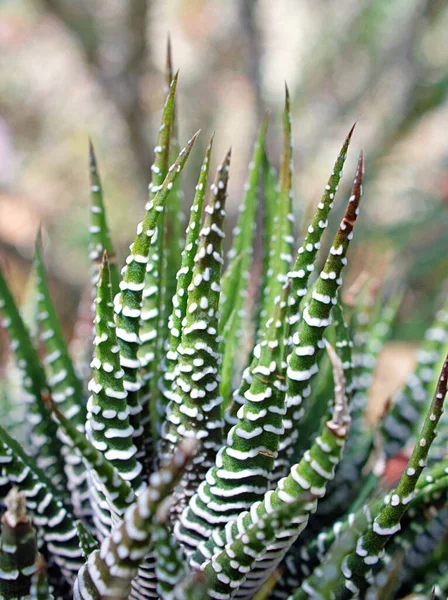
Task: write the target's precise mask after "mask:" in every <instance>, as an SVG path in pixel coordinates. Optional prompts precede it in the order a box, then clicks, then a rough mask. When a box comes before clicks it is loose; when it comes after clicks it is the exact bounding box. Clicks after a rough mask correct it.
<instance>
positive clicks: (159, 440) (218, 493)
mask: <svg viewBox="0 0 448 600" xmlns="http://www.w3.org/2000/svg"><path fill="white" fill-rule="evenodd" d="M168 71H169V80H170V81H171V83H170V87H169V91H168V96H167V100H166V103H165V107H164V110H163V115H162V123H161V127H160V130H159V139H158V145H157V147H156V148H155V160H154V164H153V166H152V180H151V184H150V186H149V200H148V203H147V205H146V208H145V210H146V212H145V213H144V215H143V219H142V221H141V222H140V223H139V224H138V225H137V233H136V237H135V240H134V241H133V243H132V244H131V246H130V253H129V256H128V257H127V259H126V263H125V266H124V267H123V268H122V269H121V271H119V269H118V266H117V262H116V257H115V253H114V246H113V242H112V240H111V237H110V235H109V230H108V227H107V221H106V212H105V203H104V201H103V190H102V185H101V182H100V178H99V175H98V169H97V163H96V158H95V154H94V151H93V147H92V146H91V148H90V177H91V222H90V228H89V231H90V236H91V244H90V249H89V256H90V258H91V261H92V288H93V315H92V319H93V332H92V336H91V339H90V340H89V339H88V337H89V336H86V337H84V339H83V340H80V339H78V340H76V342H77V343H76V344H75V343H72V345H71V346H70V348H71V352H69V348H68V346H67V343H66V341H65V339H64V336H63V334H62V330H61V324H60V322H59V320H58V316H57V313H56V311H55V308H54V305H53V302H52V299H51V296H50V294H49V287H48V282H47V276H46V273H45V267H44V261H43V253H42V244H41V241H40V239H39V238H38V240H37V244H36V252H35V258H34V269H33V272H32V275H31V277H30V286H29V288H30V289H29V291H28V293H27V295H26V299H25V302H24V304H23V305H22V306H21V308H19V307H18V306H17V305H16V303H15V302H14V299H13V296H12V294H11V292H10V291H9V289H8V286H7V282H6V279H5V277H4V276H3V275H1V276H0V308H1V311H2V313H3V325H4V327H5V328H6V330H7V332H8V334H9V337H10V340H11V350H12V354H13V355H14V356H15V361H14V362H12V361H9V362H8V364H7V367H6V369H5V374H4V378H3V381H2V386H3V387H2V404H1V408H2V424H1V426H0V498H1V499H2V500H4V505H5V508H6V510H5V512H4V513H3V517H2V533H1V538H0V598H5V599H12V598H32V599H42V600H43V599H45V600H48V599H49V598H63V599H70V598H74V599H76V600H99V599H112V598H113V599H127V598H131V599H140V598H142V599H143V598H164V599H168V598H173V599H174V598H175V599H179V600H181V599H190V598H194V599H195V600H200V599H206V598H213V599H217V600H226V599H228V598H239V599H249V598H257V599H262V598H273V599H281V598H290V599H291V598H292V599H293V600H303V599H306V598H321V599H325V600H326V599H328V600H330V599H337V600H342V599H348V598H365V599H378V600H380V599H381V600H384V599H388V598H389V599H392V598H405V597H411V598H430V597H436V598H446V597H447V594H448V543H447V539H448V538H447V533H448V507H447V492H448V458H447V456H446V449H447V447H446V443H447V439H448V420H446V419H444V418H443V417H442V413H443V402H444V399H445V395H446V388H447V376H448V362H446V361H445V362H444V363H443V356H444V350H445V345H446V342H447V339H448V302H445V307H442V309H441V311H440V312H439V313H438V314H437V315H436V318H435V322H434V324H433V325H432V326H431V327H430V328H429V329H428V331H427V335H426V337H425V339H424V341H423V343H422V347H421V350H420V352H419V354H418V362H417V366H416V368H415V370H414V372H413V373H412V374H411V375H410V377H409V379H408V381H407V382H406V384H405V385H404V387H403V389H402V390H401V391H400V392H399V394H398V395H397V397H396V398H395V402H394V403H393V404H392V407H391V408H389V409H388V410H387V411H386V412H385V414H384V416H383V417H382V419H381V421H380V423H379V424H376V425H372V424H371V423H369V421H368V420H367V419H366V414H365V412H366V403H367V398H368V394H369V389H370V387H371V382H372V374H373V371H374V368H375V365H376V361H377V358H378V355H379V353H380V351H381V348H382V347H383V345H384V343H385V341H386V340H387V339H388V336H389V333H390V330H391V325H392V323H393V320H394V317H395V314H396V311H397V309H398V307H399V304H400V300H401V297H402V290H400V289H396V288H394V287H393V286H388V288H387V290H386V288H384V289H385V290H386V291H381V288H380V286H378V282H377V274H374V276H373V277H372V278H371V280H369V281H367V282H365V283H364V284H363V285H362V286H361V289H360V291H359V293H358V294H357V299H356V301H355V302H354V304H353V306H351V307H348V306H346V305H345V304H344V302H343V301H342V299H341V298H342V296H341V286H342V284H343V281H342V275H343V271H344V268H345V266H346V264H347V253H348V250H349V245H350V242H351V240H352V237H353V230H354V227H355V223H356V220H357V217H358V212H359V210H360V206H361V205H360V202H361V195H362V179H363V172H364V166H363V156H362V153H361V154H360V156H359V160H358V164H357V168H356V173H355V175H354V183H353V187H352V191H351V193H350V195H349V197H348V202H347V205H346V209H345V214H344V216H343V218H342V221H341V222H340V225H339V229H338V230H337V233H336V235H335V238H334V241H333V243H332V245H331V247H330V250H329V252H328V255H327V256H325V255H323V256H322V249H321V242H322V236H323V234H324V232H325V230H326V228H327V223H328V218H329V215H330V211H331V209H332V207H333V203H334V201H335V196H336V192H337V190H338V185H339V182H340V180H341V176H342V169H343V166H344V162H345V160H346V156H347V152H348V148H349V144H350V140H351V137H352V133H353V129H352V130H351V131H350V132H349V134H348V136H347V138H346V140H345V141H344V143H343V145H342V148H341V150H340V153H339V155H338V156H337V158H336V162H335V165H334V167H333V170H332V172H331V174H330V177H329V180H328V183H327V185H326V186H325V189H324V193H323V196H322V199H321V200H320V202H319V204H318V205H317V208H316V211H315V214H314V216H313V218H312V221H311V223H310V224H309V226H308V228H307V230H306V233H305V235H304V239H303V240H301V245H300V247H299V248H298V251H296V246H297V244H296V232H295V224H294V217H293V210H292V164H293V156H292V142H291V140H292V133H291V115H290V105H289V96H288V91H287V90H286V101H285V109H284V113H283V149H282V155H281V159H280V170H279V174H278V175H277V173H276V172H275V170H274V169H273V168H272V167H271V166H270V162H269V159H268V157H267V154H266V150H265V135H266V128H267V121H266V120H265V121H264V122H263V123H262V125H261V128H260V131H259V134H258V138H257V140H256V143H255V146H254V152H253V158H252V161H251V163H250V166H249V173H248V179H247V184H246V186H245V189H244V195H243V199H242V203H241V211H240V214H239V217H238V223H237V226H236V228H235V230H234V232H233V237H232V243H231V250H230V252H229V253H228V255H227V259H226V260H225V258H224V251H223V244H224V237H225V233H224V231H225V223H224V219H225V203H226V195H227V193H226V190H227V183H228V178H229V173H230V166H231V157H230V151H229V152H228V153H227V154H226V155H225V157H224V159H223V161H222V163H221V164H220V166H219V167H218V169H217V172H216V175H215V178H214V181H213V183H212V184H211V186H210V187H209V168H210V157H211V153H212V141H210V144H209V145H208V147H207V149H206V152H205V157H204V160H203V163H202V167H201V168H200V171H199V173H198V176H197V185H196V190H195V194H194V198H193V200H192V204H191V212H190V217H189V221H188V225H187V226H186V235H185V236H183V230H184V229H185V227H184V225H183V223H182V218H181V208H180V207H181V186H180V177H181V173H182V170H183V169H184V168H185V165H186V163H187V161H188V158H189V155H190V153H191V152H192V149H193V146H194V143H195V140H196V138H197V134H196V135H194V136H193V137H192V138H191V140H190V141H189V142H188V143H187V145H186V146H185V147H184V148H183V149H182V150H180V148H179V146H178V142H177V125H176V118H175V112H176V111H175V92H176V86H177V76H175V77H174V78H172V77H171V69H170V68H169V69H168ZM170 165H171V166H170ZM208 188H209V191H208V194H207V193H206V192H207V189H208ZM204 204H206V205H205V208H204ZM260 206H263V218H262V221H263V228H262V229H263V231H262V235H263V242H262V244H261V247H262V248H263V250H260V252H259V253H257V255H256V256H254V251H253V248H254V244H255V236H256V227H255V223H256V222H257V220H260V219H257V217H258V215H259V214H260V210H261V209H260ZM254 260H257V261H259V262H260V263H261V278H260V282H259V286H258V290H259V291H258V294H257V295H256V297H251V298H248V286H249V276H250V272H251V266H252V264H253V261H254ZM318 261H319V262H318ZM318 264H322V265H323V266H322V268H321V269H320V270H319V269H317V265H318ZM252 287H253V286H252ZM251 289H252V288H251ZM36 324H37V325H38V337H37V336H36V333H35V329H36V327H35V325H36ZM82 341H84V342H85V343H84V344H82V343H81V344H80V342H82ZM87 356H89V359H88V361H87V363H86V357H87ZM90 361H91V362H90ZM442 363H443V366H442ZM440 372H441V374H440V377H439V378H438V381H437V375H438V374H439V373H440ZM86 373H90V374H89V375H87V377H86V376H85V374H86ZM433 388H435V393H434V395H433V396H432V391H433ZM437 431H438V433H439V435H438V437H437V439H435V438H436V432H437ZM394 469H395V471H398V472H397V473H396V475H395V476H393V473H392V471H393V470H394Z"/></svg>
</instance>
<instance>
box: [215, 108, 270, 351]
mask: <svg viewBox="0 0 448 600" xmlns="http://www.w3.org/2000/svg"><path fill="white" fill-rule="evenodd" d="M267 125H268V121H267V118H265V119H264V121H263V123H262V125H261V127H260V131H259V133H258V136H257V140H256V142H255V146H254V150H253V154H252V159H251V162H250V165H249V173H248V176H247V181H246V184H245V186H244V198H243V201H242V204H241V207H240V214H239V216H238V221H237V225H236V227H235V229H234V230H233V240H232V248H231V250H230V251H229V253H228V266H227V269H226V271H225V273H224V276H223V278H222V295H221V301H220V307H219V308H220V314H221V319H220V328H221V330H222V331H225V329H226V324H227V321H228V320H229V318H230V315H231V313H232V311H234V310H235V308H238V307H239V310H241V309H242V307H243V304H244V300H245V297H246V292H247V284H248V277H249V268H250V264H251V260H252V256H253V241H254V234H255V224H256V209H257V197H258V188H259V181H260V178H261V177H260V175H261V169H262V165H263V156H264V141H265V137H266V129H267ZM241 299H242V302H241ZM223 342H224V344H225V343H226V340H225V339H224V340H223Z"/></svg>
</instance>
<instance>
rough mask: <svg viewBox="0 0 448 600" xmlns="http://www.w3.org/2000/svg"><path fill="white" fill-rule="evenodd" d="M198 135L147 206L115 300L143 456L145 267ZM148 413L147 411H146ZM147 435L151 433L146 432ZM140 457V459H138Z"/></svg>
mask: <svg viewBox="0 0 448 600" xmlns="http://www.w3.org/2000/svg"><path fill="white" fill-rule="evenodd" d="M197 135H198V133H197V134H195V135H194V136H193V137H192V138H191V140H190V141H189V142H188V144H187V145H186V146H185V148H184V149H183V150H181V152H180V153H179V156H178V158H177V160H176V162H175V163H174V164H173V165H172V166H171V167H170V169H169V171H168V174H167V176H166V177H165V179H164V182H163V184H162V186H161V188H160V189H159V190H158V191H157V193H156V194H155V196H154V198H152V199H151V200H150V201H149V202H148V204H147V212H146V214H145V217H144V219H143V221H142V222H141V223H139V225H138V227H137V237H136V238H135V241H134V242H133V244H132V245H131V253H130V254H129V256H128V258H127V259H126V266H125V267H124V268H123V270H122V277H123V279H122V281H121V282H120V290H121V291H120V293H119V294H117V296H116V297H115V299H114V306H115V323H116V325H117V330H116V334H117V338H118V346H119V348H120V364H121V366H122V368H123V370H124V373H125V375H124V389H125V390H126V391H127V392H128V404H129V408H130V421H131V425H132V426H133V428H134V443H135V445H136V446H137V449H138V450H139V452H140V453H141V454H142V453H143V439H142V434H143V428H142V426H141V417H142V415H141V413H142V406H141V404H140V402H139V398H138V392H139V390H140V382H139V379H138V371H139V368H140V360H139V358H138V356H137V354H138V350H139V347H140V342H141V339H140V336H139V329H140V317H141V303H142V295H143V289H144V287H145V274H146V265H147V264H148V260H149V258H148V257H149V252H150V245H151V239H152V238H153V236H154V233H155V231H156V227H157V222H158V217H159V214H160V211H161V209H162V208H163V206H164V203H165V201H166V198H167V196H168V194H169V192H170V188H171V186H172V184H173V182H174V181H175V180H176V178H177V177H178V175H179V173H180V172H181V170H182V168H183V167H184V165H185V163H186V161H187V159H188V156H189V155H190V152H191V149H192V148H193V144H194V142H195V140H196V137H197ZM145 410H146V409H145ZM145 434H146V435H147V434H148V431H146V432H145ZM137 457H139V456H137Z"/></svg>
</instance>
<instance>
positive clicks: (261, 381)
mask: <svg viewBox="0 0 448 600" xmlns="http://www.w3.org/2000/svg"><path fill="white" fill-rule="evenodd" d="M288 292H289V286H286V287H285V288H284V289H283V293H282V296H281V297H280V298H279V299H277V302H276V304H275V305H274V307H273V308H272V309H271V311H272V316H271V318H270V319H269V321H268V323H267V332H266V336H265V339H264V340H263V341H262V342H261V343H260V345H259V356H258V363H257V366H256V367H254V368H253V371H252V381H251V384H250V387H249V389H248V390H247V392H246V394H245V402H244V405H243V406H242V407H241V408H240V410H239V412H238V421H237V423H236V424H235V425H234V426H233V427H232V429H231V430H230V431H229V434H228V436H227V444H226V445H225V446H224V447H223V448H221V450H220V451H219V453H218V455H217V457H216V461H215V466H214V467H213V468H212V469H211V470H210V471H209V472H208V473H207V475H206V477H205V481H203V482H202V483H201V484H200V486H199V489H198V491H197V494H196V495H195V496H194V498H193V499H192V501H191V502H190V503H189V506H188V507H187V509H186V511H185V512H184V513H183V514H182V515H181V518H180V522H179V523H176V527H175V532H176V535H177V537H178V539H180V540H181V542H182V543H183V544H184V545H185V546H186V547H187V548H188V550H193V549H194V548H196V547H197V546H198V544H199V543H200V542H201V541H203V540H207V539H208V538H209V536H210V535H211V533H212V531H213V529H214V528H215V527H216V526H221V527H223V526H224V525H225V524H226V523H228V522H229V521H230V520H231V519H235V518H236V517H237V515H238V513H239V512H240V511H241V510H242V509H248V508H250V506H251V505H252V504H253V502H255V501H256V500H258V499H260V498H261V497H262V495H263V494H264V493H265V492H266V491H267V489H268V486H269V483H270V478H271V474H272V467H273V465H274V459H275V456H276V452H277V448H278V442H279V436H280V434H281V433H282V417H283V414H284V394H285V385H284V379H285V376H284V371H285V368H286V364H285V363H284V345H283V340H284V337H285V324H286V311H287V305H288V304H287V299H288Z"/></svg>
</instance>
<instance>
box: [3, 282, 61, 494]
mask: <svg viewBox="0 0 448 600" xmlns="http://www.w3.org/2000/svg"><path fill="white" fill-rule="evenodd" d="M0 310H1V311H2V313H3V321H2V325H3V327H5V329H7V331H8V335H9V338H10V340H11V349H12V350H13V352H14V354H15V356H16V362H17V367H18V369H19V370H20V373H21V379H22V386H23V396H24V400H25V402H26V404H27V405H28V406H29V409H30V413H31V414H30V418H29V422H30V433H31V442H32V447H33V453H35V456H36V461H37V464H38V466H39V467H40V468H42V469H43V470H45V471H46V472H48V473H49V475H50V476H51V478H52V480H53V481H54V483H55V485H56V486H58V487H60V488H61V489H65V488H66V484H67V482H66V479H65V472H64V461H63V458H62V452H61V443H60V440H59V439H58V437H57V435H56V431H57V428H56V424H55V423H54V422H53V421H52V420H51V417H50V413H49V411H48V410H47V408H46V406H45V404H44V401H43V396H44V395H45V394H46V393H47V391H48V385H47V382H46V378H45V372H44V370H43V368H42V365H41V363H40V360H39V356H38V354H37V352H36V350H35V348H34V346H33V343H32V341H31V339H30V335H29V332H28V330H27V328H26V326H25V324H24V323H23V320H22V318H21V316H20V313H19V310H18V308H17V306H16V304H15V302H14V299H13V296H12V294H11V292H10V290H9V288H8V286H7V284H6V280H5V278H4V277H3V274H2V273H1V271H0Z"/></svg>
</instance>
